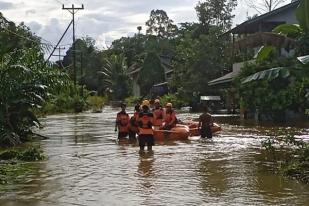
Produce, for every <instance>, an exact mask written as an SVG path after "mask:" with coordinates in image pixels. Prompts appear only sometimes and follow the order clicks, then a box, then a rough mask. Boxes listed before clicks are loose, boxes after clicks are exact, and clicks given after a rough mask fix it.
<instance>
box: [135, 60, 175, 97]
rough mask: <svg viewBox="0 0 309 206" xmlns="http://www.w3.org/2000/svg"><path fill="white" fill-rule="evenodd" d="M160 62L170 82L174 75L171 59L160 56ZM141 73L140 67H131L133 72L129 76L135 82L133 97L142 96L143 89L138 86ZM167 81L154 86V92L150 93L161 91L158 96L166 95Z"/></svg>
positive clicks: (166, 78)
mask: <svg viewBox="0 0 309 206" xmlns="http://www.w3.org/2000/svg"><path fill="white" fill-rule="evenodd" d="M160 61H161V65H162V66H163V68H164V71H165V80H166V81H169V80H170V79H171V78H172V74H173V69H172V66H171V57H170V56H167V55H160ZM140 71H141V68H140V67H138V68H136V67H135V66H134V65H133V66H132V67H131V71H129V76H130V78H131V79H132V82H133V96H136V97H139V96H141V89H140V85H139V84H138V79H139V73H140ZM166 81H165V82H160V83H159V84H157V85H154V88H153V89H152V91H149V92H150V93H153V92H157V91H159V93H158V95H161V94H164V93H166V91H167V82H166ZM163 90H164V91H163Z"/></svg>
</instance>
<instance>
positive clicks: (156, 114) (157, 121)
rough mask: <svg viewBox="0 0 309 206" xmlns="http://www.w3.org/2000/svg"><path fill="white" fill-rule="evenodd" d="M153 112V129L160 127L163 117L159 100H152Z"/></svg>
mask: <svg viewBox="0 0 309 206" xmlns="http://www.w3.org/2000/svg"><path fill="white" fill-rule="evenodd" d="M152 114H153V126H154V129H160V128H161V127H162V125H163V119H164V116H165V115H164V110H163V108H162V107H161V105H160V100H159V99H156V100H155V102H154V109H153V110H152Z"/></svg>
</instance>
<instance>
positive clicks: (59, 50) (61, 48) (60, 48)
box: [52, 46, 65, 62]
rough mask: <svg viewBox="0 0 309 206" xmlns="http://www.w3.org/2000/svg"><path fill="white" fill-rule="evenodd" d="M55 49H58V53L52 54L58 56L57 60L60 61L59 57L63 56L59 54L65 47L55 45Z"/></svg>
mask: <svg viewBox="0 0 309 206" xmlns="http://www.w3.org/2000/svg"><path fill="white" fill-rule="evenodd" d="M55 50H58V55H55V54H53V55H52V56H56V57H59V62H60V61H61V57H64V55H61V50H65V47H61V46H60V47H55Z"/></svg>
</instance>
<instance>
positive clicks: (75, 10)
mask: <svg viewBox="0 0 309 206" xmlns="http://www.w3.org/2000/svg"><path fill="white" fill-rule="evenodd" d="M62 9H63V10H68V11H69V12H70V13H71V14H72V17H73V20H72V21H73V76H74V77H73V78H74V86H75V87H76V54H75V14H76V13H77V12H78V11H79V10H84V4H82V7H75V6H74V4H72V7H64V4H63V5H62Z"/></svg>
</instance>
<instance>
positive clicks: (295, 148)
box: [262, 130, 309, 184]
mask: <svg viewBox="0 0 309 206" xmlns="http://www.w3.org/2000/svg"><path fill="white" fill-rule="evenodd" d="M262 146H263V147H264V148H265V149H266V151H267V152H268V156H267V157H268V159H270V160H272V161H274V162H275V163H277V164H278V163H279V170H280V171H281V173H282V174H284V175H286V176H289V177H292V178H296V179H298V180H301V181H302V182H305V183H307V184H308V183H309V175H308V174H309V173H308V172H309V144H308V143H306V142H304V141H302V140H301V139H297V138H296V137H295V132H293V131H286V130H280V131H278V133H277V134H275V135H274V136H272V137H269V138H268V139H267V140H264V141H262ZM281 154H284V155H281ZM277 164H276V165H277Z"/></svg>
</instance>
